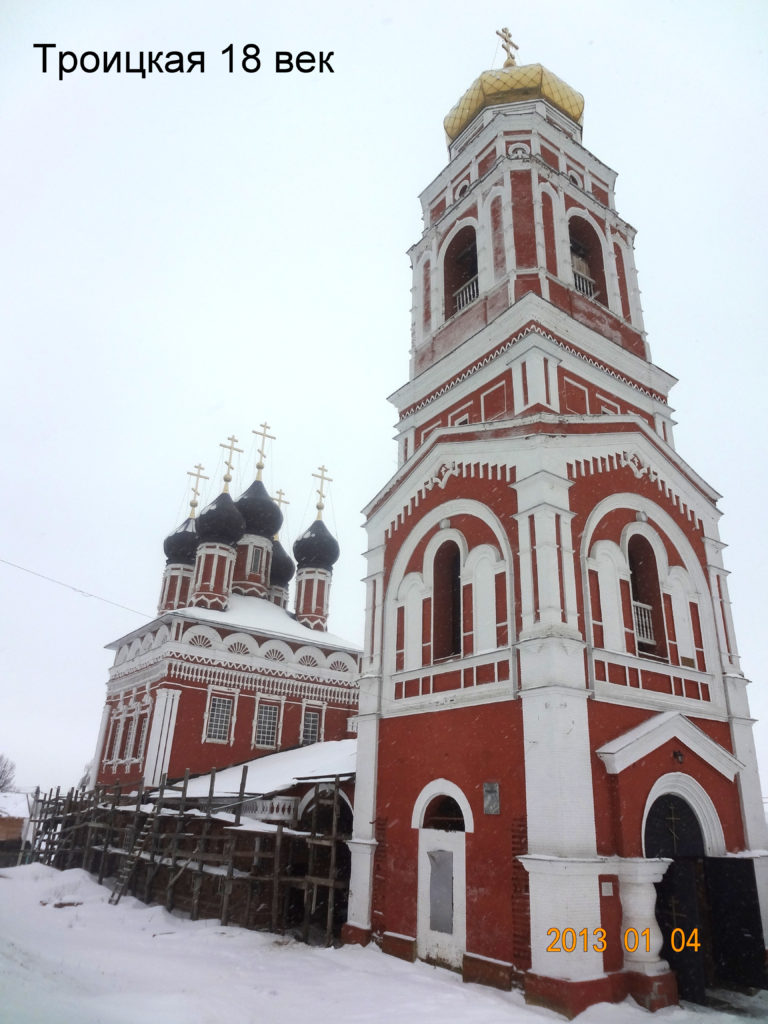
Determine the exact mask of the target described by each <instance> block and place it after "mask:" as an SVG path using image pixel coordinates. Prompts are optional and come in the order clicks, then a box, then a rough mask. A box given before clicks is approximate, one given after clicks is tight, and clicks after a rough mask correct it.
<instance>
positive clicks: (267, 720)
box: [256, 704, 278, 747]
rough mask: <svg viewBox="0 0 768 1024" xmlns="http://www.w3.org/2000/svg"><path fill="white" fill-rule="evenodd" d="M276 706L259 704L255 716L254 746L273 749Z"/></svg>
mask: <svg viewBox="0 0 768 1024" xmlns="http://www.w3.org/2000/svg"><path fill="white" fill-rule="evenodd" d="M277 712H278V708H277V705H276V704H259V710H258V712H257V715H256V746H257V747H274V746H275V744H276V743H277Z"/></svg>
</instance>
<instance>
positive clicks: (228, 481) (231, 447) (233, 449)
mask: <svg viewBox="0 0 768 1024" xmlns="http://www.w3.org/2000/svg"><path fill="white" fill-rule="evenodd" d="M227 440H228V441H229V444H224V442H223V441H220V442H219V448H223V449H224V450H225V451H228V452H229V455H228V456H227V461H226V462H225V463H224V465H225V466H226V467H227V472H226V473H225V474H224V493H225V494H226V493H227V491H229V485H230V484H231V483H232V456H233V455H234V454H235V452H240V454H241V455H242V452H243V449H242V448H236V447H235V445H236V444H237V438H236V437H235V435H234V434H230V436H229V437H228V438H227Z"/></svg>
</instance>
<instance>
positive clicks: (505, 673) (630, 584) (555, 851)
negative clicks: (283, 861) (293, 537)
mask: <svg viewBox="0 0 768 1024" xmlns="http://www.w3.org/2000/svg"><path fill="white" fill-rule="evenodd" d="M500 34H501V36H502V39H503V41H504V45H505V49H506V51H507V60H506V62H505V64H504V66H503V67H502V68H501V69H496V70H490V71H486V72H483V73H482V74H481V75H480V76H479V77H478V78H477V79H476V81H475V82H473V83H472V85H471V86H470V87H469V89H468V90H467V91H466V92H465V93H464V95H463V96H462V97H461V98H460V100H459V101H458V102H457V103H456V104H455V106H454V107H453V108H452V109H451V111H450V112H449V114H448V115H447V117H446V119H445V122H444V125H445V130H446V135H447V140H448V163H447V165H446V166H445V168H444V169H443V170H442V171H441V172H440V173H439V174H438V176H437V177H436V178H435V179H434V181H433V182H432V183H431V184H430V185H428V186H427V188H426V189H425V190H424V192H423V193H422V195H421V204H422V212H423V221H424V225H423V231H422V235H421V238H420V240H419V241H418V242H417V243H416V244H415V245H414V246H413V247H412V249H411V250H410V257H411V264H412V268H413V287H412V297H413V300H412V309H413V321H412V347H411V361H410V374H409V380H408V381H407V383H406V384H404V385H403V386H402V387H401V388H400V389H399V390H398V391H396V392H395V393H394V395H392V396H391V399H390V400H391V401H392V402H393V404H394V405H395V407H396V408H397V411H398V426H397V443H398V451H399V460H398V470H397V472H396V474H395V476H394V477H393V478H392V479H391V480H390V481H388V482H387V483H386V485H385V486H384V487H383V489H382V490H381V491H380V492H379V494H378V495H376V496H375V497H374V498H373V500H372V501H371V502H370V504H369V505H368V506H367V508H366V509H365V510H364V511H365V515H366V529H367V531H368V552H367V558H368V574H367V623H366V649H365V654H364V659H363V677H362V680H361V696H360V717H359V725H358V729H359V754H358V772H357V790H356V803H355V835H354V838H353V841H352V843H351V849H352V883H351V895H350V907H349V922H348V924H347V927H346V933H345V934H346V937H347V939H348V940H350V941H367V940H368V939H369V938H370V937H371V936H373V938H374V939H375V940H376V941H377V942H379V943H380V944H381V945H382V947H383V948H384V949H385V950H386V951H387V952H390V953H393V954H395V955H398V956H402V957H404V958H406V959H413V958H416V957H419V958H421V959H425V960H430V961H433V962H437V963H440V964H445V965H449V966H451V967H453V968H455V969H460V970H461V971H462V972H463V975H464V977H465V978H466V979H467V980H476V981H485V982H488V983H492V984H497V985H500V986H502V987H510V986H512V985H518V986H521V987H522V988H524V990H525V993H526V998H528V999H529V1000H531V1001H533V1002H543V1003H546V1004H548V1005H551V1006H553V1007H555V1008H557V1009H559V1010H561V1011H563V1012H566V1013H568V1014H569V1015H571V1016H572V1015H574V1014H575V1013H578V1012H580V1011H581V1009H583V1008H584V1007H585V1006H587V1005H589V1004H590V1003H592V1002H597V1001H601V1000H606V999H608V1000H621V999H623V998H624V997H625V996H626V995H627V994H632V995H633V996H634V997H635V998H636V999H638V1000H639V1001H640V1002H641V1003H643V1005H645V1006H647V1007H648V1008H650V1009H655V1008H657V1007H659V1006H662V1005H666V1004H668V1003H671V1002H674V1001H675V1000H676V998H677V993H678V991H680V992H681V993H682V994H683V995H684V996H685V997H686V998H693V999H703V993H704V989H705V987H706V986H707V985H708V984H711V983H712V982H713V980H714V981H716V982H717V983H719V984H744V983H747V984H764V982H765V974H764V969H763V963H764V954H765V941H764V937H763V936H764V932H765V930H766V924H767V923H768V921H766V911H768V904H767V902H766V886H765V881H766V876H765V869H764V867H763V860H762V859H761V858H760V857H759V855H758V851H759V850H761V849H765V848H768V847H766V844H767V843H768V836H767V835H766V829H765V821H764V819H763V815H762V803H761V796H760V789H759V782H758V777H757V766H756V758H755V751H754V743H753V740H752V735H751V720H750V718H749V713H748V708H747V702H746V695H745V690H746V685H747V680H746V679H745V678H744V676H743V674H742V673H741V669H740V666H739V661H738V654H737V649H736V644H735V638H734V632H733V624H732V621H731V615H730V604H729V600H728V595H727V585H726V572H725V569H724V567H723V563H722V557H721V552H722V547H723V545H722V544H721V542H720V540H719V535H718V526H717V523H718V518H719V514H720V513H719V511H718V509H717V499H718V498H719V495H718V494H717V492H716V491H715V490H714V489H713V488H712V487H710V486H709V485H708V484H707V483H706V482H705V481H704V480H702V479H701V477H699V476H698V475H697V474H696V472H695V471H694V470H693V469H692V468H691V467H690V466H689V465H688V464H687V463H686V462H685V461H684V460H683V459H682V458H681V457H680V456H679V455H678V453H677V452H676V451H675V448H674V440H673V435H672V425H673V420H672V410H671V409H670V406H669V404H668V394H669V391H670V389H671V387H672V385H673V384H674V383H675V379H674V378H673V377H671V376H670V375H669V374H668V373H666V372H665V371H664V370H662V369H660V368H659V367H658V366H656V365H655V364H654V363H653V362H651V358H650V351H649V348H648V344H647V341H646V337H645V333H644V329H643V320H642V311H641V308H640V302H639V289H638V284H637V271H636V268H635V262H634V249H633V241H634V229H633V228H632V227H631V226H630V225H629V224H628V223H627V222H626V221H625V220H624V219H623V218H622V217H621V216H620V215H619V213H618V212H617V210H616V208H615V203H614V184H615V179H616V174H615V172H614V171H612V170H611V169H610V168H609V167H607V166H606V165H605V164H604V163H603V162H602V161H601V160H600V159H599V158H598V157H597V156H595V155H594V154H592V153H591V152H590V151H589V150H587V149H586V148H585V147H584V146H583V144H582V118H583V111H584V99H583V97H582V96H581V95H580V94H579V93H578V92H577V91H576V90H575V89H573V88H572V87H571V86H570V85H568V84H566V83H565V82H564V81H562V80H561V79H559V78H558V77H557V76H556V75H554V74H553V73H552V72H550V71H549V70H548V69H547V68H545V67H543V66H542V65H541V64H529V65H524V66H518V65H517V64H516V62H515V58H514V56H513V49H514V48H515V45H514V43H513V42H512V40H511V38H510V37H509V33H508V32H507V31H506V30H503V32H502V33H500ZM669 808H672V811H673V812H674V813H675V814H677V815H678V817H679V818H680V819H681V820H682V818H683V817H684V818H685V820H686V821H687V822H689V823H690V830H691V835H692V836H693V837H694V838H693V839H691V844H690V849H691V850H694V849H695V850H696V851H698V853H697V856H696V857H695V858H693V859H691V858H687V859H686V858H683V857H682V856H678V855H676V853H675V849H674V843H672V845H670V842H669V841H666V842H665V841H661V840H659V838H658V835H659V833H660V832H663V829H664V827H665V826H663V825H662V824H660V822H662V821H666V820H667V817H668V812H669ZM688 812H690V814H689V813H688ZM665 815H667V817H665ZM649 823H650V824H649ZM697 830H698V831H697ZM667 838H669V837H667ZM660 851H664V852H660ZM670 851H671V852H670ZM736 852H739V853H740V854H741V855H742V856H741V858H740V859H730V860H729V859H728V856H727V855H728V854H732V853H736ZM693 860H695V861H696V863H695V864H693ZM737 860H738V861H739V864H740V866H739V867H738V868H736V867H734V865H735V864H736V861H737ZM670 861H671V862H672V869H670V872H669V873H668V867H669V864H670ZM745 865H746V866H745ZM736 872H743V877H742V876H741V875H740V876H739V880H738V883H737V880H736V877H735V873H736ZM694 876H695V877H698V878H704V879H705V880H706V882H705V884H704V886H703V887H701V886H699V889H698V890H697V888H696V884H695V882H694V881H692V879H694ZM665 877H666V878H667V881H666V882H665V883H664V886H666V888H664V887H661V888H660V890H659V892H660V893H665V895H663V896H660V904H659V909H658V915H657V913H656V912H655V907H656V895H657V892H656V885H657V884H658V885H659V886H661V885H662V879H664V878H665ZM670 879H671V881H670ZM737 884H738V886H739V888H740V889H741V888H743V890H744V891H745V892H746V893H747V895H746V897H745V901H744V906H743V907H742V909H741V911H740V912H739V913H740V915H741V917H740V923H739V924H738V925H733V923H732V920H731V919H730V918H729V919H728V920H726V916H727V915H725V914H724V908H725V907H726V905H727V902H728V900H727V892H728V891H729V888H731V889H732V888H733V887H734V886H736V885H737ZM685 900H687V901H688V904H689V905H688V906H687V908H686V911H687V913H688V915H689V916H688V918H687V920H688V933H686V938H690V935H692V934H693V932H694V931H695V932H696V940H697V941H698V940H699V939H700V940H701V946H700V948H701V950H702V952H701V955H700V956H698V957H696V956H694V957H691V956H688V955H681V954H679V952H676V950H675V945H676V944H677V945H679V936H677V935H676V940H677V942H676V941H675V939H673V937H672V931H673V930H674V927H673V924H672V922H673V918H674V914H671V913H669V911H670V908H671V907H674V906H680V905H681V901H685ZM675 901H677V902H676V903H675ZM657 918H658V919H657ZM708 921H711V922H712V927H711V929H710V928H709V925H708V924H707V922H708ZM733 927H739V928H741V929H742V931H741V933H740V934H749V935H750V939H749V942H748V943H747V944H748V945H749V953H748V954H747V955H746V956H745V958H743V959H742V960H741V961H740V962H737V961H738V958H737V957H736V956H735V955H734V952H733V943H734V941H735V939H734V937H733V936H734V934H735V933H732V928H733ZM635 934H637V935H638V936H640V938H639V939H638V942H637V943H636V944H635V943H634V940H633V936H634V935H635ZM572 935H573V936H580V938H578V939H575V940H574V943H575V944H572V943H571V937H572ZM726 935H729V936H730V938H726ZM563 936H565V938H563ZM563 942H565V945H563ZM736 944H737V945H738V943H736ZM691 948H692V946H689V947H688V950H689V951H690V949H691ZM557 950H560V952H559V953H558V952H557ZM712 965H714V966H712ZM708 972H709V973H708ZM710 974H712V975H713V977H709V975H710ZM747 975H749V977H750V978H751V979H752V980H751V981H747Z"/></svg>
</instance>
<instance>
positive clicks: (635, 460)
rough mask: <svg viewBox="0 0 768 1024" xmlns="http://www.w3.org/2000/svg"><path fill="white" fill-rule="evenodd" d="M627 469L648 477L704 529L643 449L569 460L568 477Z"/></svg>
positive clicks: (697, 526)
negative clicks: (641, 450)
mask: <svg viewBox="0 0 768 1024" xmlns="http://www.w3.org/2000/svg"><path fill="white" fill-rule="evenodd" d="M625 468H628V469H630V470H631V471H632V473H633V475H634V476H635V478H636V479H637V480H642V478H643V477H647V479H648V480H649V482H650V483H652V484H656V486H657V487H658V489H659V490H660V491H661V492H662V493H663V494H664V496H665V497H666V498H668V499H669V500H670V501H671V502H672V504H673V505H677V507H678V510H679V512H680V515H682V516H684V517H685V518H686V519H687V520H688V521H689V522H690V523H693V525H694V526H695V527H696V529H697V530H701V529H702V520H701V517H700V516H699V515H697V513H696V512H695V511H694V509H692V508H691V507H690V506H689V505H688V504H687V503H686V502H685V501H683V499H682V497H681V496H680V493H679V491H677V490H676V489H675V488H673V487H672V486H671V485H670V484H669V482H668V481H667V480H665V479H664V477H663V476H662V474H661V473H660V472H659V470H658V469H656V468H655V467H654V466H653V464H652V463H651V461H650V459H648V458H647V456H645V455H644V454H643V453H642V452H640V451H639V450H638V449H637V448H635V447H627V448H624V449H621V450H619V451H615V452H612V453H610V454H608V455H596V456H592V457H588V458H584V459H575V460H574V461H572V462H569V463H568V476H569V479H571V480H576V479H578V478H579V477H586V476H592V475H594V474H596V473H612V472H615V471H616V470H619V469H625Z"/></svg>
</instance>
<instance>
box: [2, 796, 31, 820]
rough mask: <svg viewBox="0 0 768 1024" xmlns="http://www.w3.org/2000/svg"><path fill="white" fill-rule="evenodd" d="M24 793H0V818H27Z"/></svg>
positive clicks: (27, 811) (27, 806)
mask: <svg viewBox="0 0 768 1024" xmlns="http://www.w3.org/2000/svg"><path fill="white" fill-rule="evenodd" d="M28 817H29V800H28V799H27V794H26V793H0V818H28Z"/></svg>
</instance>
